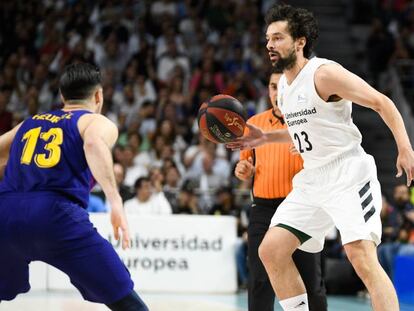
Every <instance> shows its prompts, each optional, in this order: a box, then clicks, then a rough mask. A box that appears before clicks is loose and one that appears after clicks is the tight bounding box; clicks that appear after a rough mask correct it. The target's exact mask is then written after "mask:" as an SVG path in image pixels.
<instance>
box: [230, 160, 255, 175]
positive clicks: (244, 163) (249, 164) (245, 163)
mask: <svg viewBox="0 0 414 311" xmlns="http://www.w3.org/2000/svg"><path fill="white" fill-rule="evenodd" d="M253 173H254V166H253V159H252V157H249V158H248V159H247V160H241V161H239V162H238V163H237V165H236V169H235V170H234V174H235V175H236V177H237V178H238V179H240V180H243V181H245V180H247V179H249V178H250V177H252V176H253Z"/></svg>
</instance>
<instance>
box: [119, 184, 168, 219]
mask: <svg viewBox="0 0 414 311" xmlns="http://www.w3.org/2000/svg"><path fill="white" fill-rule="evenodd" d="M124 208H125V211H126V212H127V213H128V214H136V215H170V214H172V209H171V205H170V203H168V201H167V199H166V198H165V195H164V193H163V192H162V191H160V192H154V189H153V186H152V185H151V181H150V179H149V178H148V177H140V178H138V179H137V180H136V182H135V197H134V198H132V199H130V200H128V201H126V202H125V204H124Z"/></svg>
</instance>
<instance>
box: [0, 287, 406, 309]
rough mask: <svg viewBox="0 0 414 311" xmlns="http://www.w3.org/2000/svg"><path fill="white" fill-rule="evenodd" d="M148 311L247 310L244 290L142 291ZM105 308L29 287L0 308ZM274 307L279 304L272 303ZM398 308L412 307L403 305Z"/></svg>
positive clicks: (359, 302)
mask: <svg viewBox="0 0 414 311" xmlns="http://www.w3.org/2000/svg"><path fill="white" fill-rule="evenodd" d="M141 296H142V298H143V299H144V300H145V301H146V302H147V304H148V306H149V309H150V310H151V311H247V296H246V293H245V292H244V293H239V294H235V295H198V294H197V295H183V294H142V295H141ZM328 303H329V310H330V311H331V310H332V311H369V310H372V309H371V307H370V304H369V301H368V300H367V299H364V298H355V297H339V296H335V297H329V298H328ZM74 310H76V311H106V310H108V309H107V308H106V307H105V306H101V305H98V304H93V303H88V302H85V301H83V300H82V298H81V297H80V295H79V294H78V293H76V292H67V291H64V292H59V291H56V292H47V293H46V292H44V291H32V292H30V293H28V294H23V295H19V296H18V297H17V298H16V299H15V300H14V301H12V302H2V303H1V304H0V311H74ZM275 310H277V311H280V310H281V309H280V307H279V306H278V305H275ZM401 311H414V305H411V306H409V305H402V306H401Z"/></svg>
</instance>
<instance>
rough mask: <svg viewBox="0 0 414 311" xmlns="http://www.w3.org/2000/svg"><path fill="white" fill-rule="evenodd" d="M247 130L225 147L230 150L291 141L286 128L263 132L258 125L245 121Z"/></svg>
mask: <svg viewBox="0 0 414 311" xmlns="http://www.w3.org/2000/svg"><path fill="white" fill-rule="evenodd" d="M246 126H247V127H248V129H249V131H248V132H247V133H246V134H245V135H244V136H243V137H240V138H237V140H235V141H234V142H231V143H227V144H226V147H227V148H230V149H232V150H237V149H240V150H244V149H252V148H256V147H259V146H261V145H264V144H268V143H289V142H292V139H291V138H290V135H289V132H288V130H286V129H283V130H274V131H271V132H263V131H262V130H261V129H260V128H259V127H257V126H255V125H253V124H250V123H246Z"/></svg>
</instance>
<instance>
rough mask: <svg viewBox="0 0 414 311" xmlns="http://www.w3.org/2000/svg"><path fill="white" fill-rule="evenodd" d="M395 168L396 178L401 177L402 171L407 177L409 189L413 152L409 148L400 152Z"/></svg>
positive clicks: (413, 174)
mask: <svg viewBox="0 0 414 311" xmlns="http://www.w3.org/2000/svg"><path fill="white" fill-rule="evenodd" d="M396 166H397V175H396V177H401V176H402V174H403V171H404V172H405V174H406V175H407V187H409V186H410V185H411V182H412V180H413V176H414V151H413V150H412V149H411V148H410V149H405V150H402V151H400V152H399V153H398V158H397V164H396Z"/></svg>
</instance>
